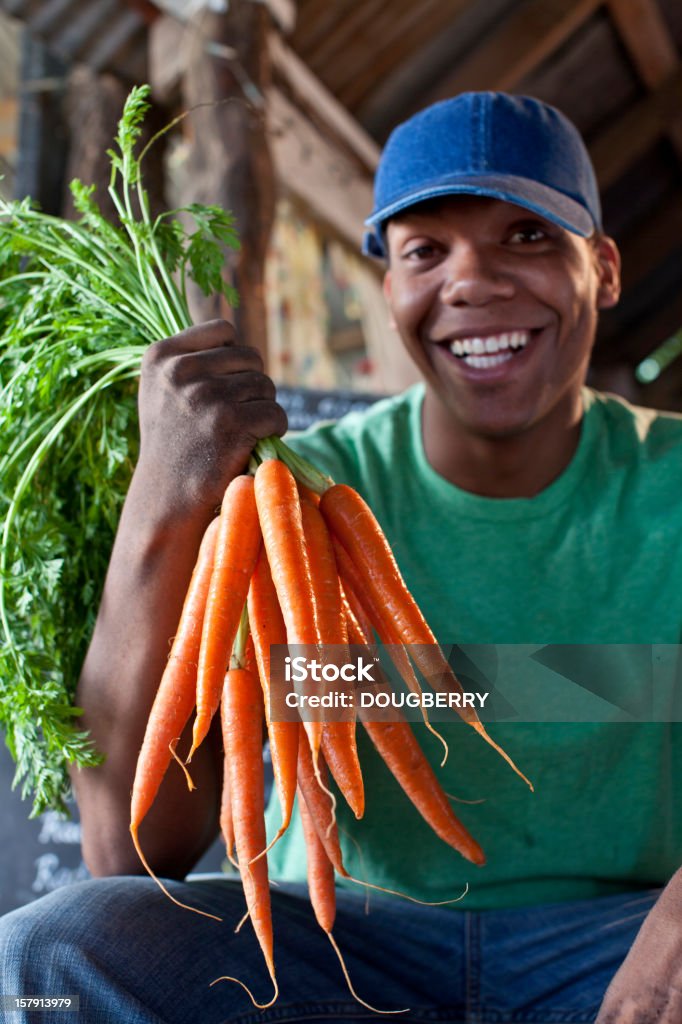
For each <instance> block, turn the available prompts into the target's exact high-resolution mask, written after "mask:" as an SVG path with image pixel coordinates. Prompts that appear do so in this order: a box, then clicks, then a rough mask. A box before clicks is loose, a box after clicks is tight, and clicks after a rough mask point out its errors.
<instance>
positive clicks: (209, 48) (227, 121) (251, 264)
mask: <svg viewBox="0 0 682 1024" xmlns="http://www.w3.org/2000/svg"><path fill="white" fill-rule="evenodd" d="M268 21H269V14H268V11H267V9H266V8H265V6H264V5H262V4H254V3H251V2H250V0H230V6H229V10H228V12H227V13H226V14H218V13H213V12H210V11H203V12H202V13H200V14H198V15H196V16H195V18H194V19H193V20H192V21H191V23H190V24H189V25H188V31H187V37H186V40H185V44H186V47H187V66H186V70H185V74H184V76H183V96H182V103H183V106H184V107H197V109H195V110H194V111H193V114H192V117H191V118H188V119H187V121H185V130H186V131H188V132H192V133H193V138H192V140H191V145H190V146H189V147H188V152H189V157H188V161H187V168H186V173H185V195H184V196H182V197H181V200H182V202H181V205H185V203H186V202H188V201H195V202H208V203H217V204H218V205H219V206H222V207H224V208H225V209H228V210H232V211H233V212H234V214H235V220H236V224H237V230H238V232H239V236H240V241H241V248H240V251H239V253H236V254H235V253H229V254H227V256H226V260H225V273H226V275H228V276H229V278H230V279H231V280H232V283H233V284H234V285H235V286H236V288H237V290H238V292H239V295H240V304H239V307H238V309H236V310H230V309H229V307H228V305H227V303H226V302H225V301H224V300H222V299H220V298H219V297H209V298H206V297H205V296H201V295H199V293H198V292H197V293H195V295H194V296H193V300H194V308H193V314H194V316H195V318H198V317H201V318H202V319H211V318H213V317H216V316H218V317H221V316H222V317H224V316H229V317H230V318H231V319H233V320H234V322H235V323H236V325H237V329H238V332H239V333H240V335H241V336H242V337H243V338H244V339H245V340H246V341H248V342H249V343H250V344H252V345H254V346H256V347H257V348H259V349H260V351H261V353H262V355H263V360H264V362H265V363H266V365H267V313H266V307H265V293H264V283H265V259H266V253H267V247H268V244H269V239H270V232H271V228H272V222H273V219H274V210H275V194H276V189H275V178H274V171H273V164H272V154H271V150H270V139H269V134H268V131H267V129H266V119H265V116H264V113H265V111H264V101H263V103H262V105H261V104H259V101H258V96H260V97H263V96H264V94H265V91H266V89H267V88H268V85H269V80H270V66H269V56H268V47H267V39H266V30H267V28H268V27H269V25H268ZM223 51H236V52H237V55H238V59H237V61H235V62H232V61H226V60H224V59H222V58H221V56H220V53H221V52H223ZM214 54H215V56H213V55H214ZM244 82H248V83H250V85H251V87H252V91H253V94H254V95H253V98H248V99H247V98H246V97H245V95H244ZM228 101H229V102H228Z"/></svg>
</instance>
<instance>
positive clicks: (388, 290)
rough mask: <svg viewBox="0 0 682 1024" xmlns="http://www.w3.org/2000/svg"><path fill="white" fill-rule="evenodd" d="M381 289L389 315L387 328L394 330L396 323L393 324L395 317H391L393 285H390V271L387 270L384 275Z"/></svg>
mask: <svg viewBox="0 0 682 1024" xmlns="http://www.w3.org/2000/svg"><path fill="white" fill-rule="evenodd" d="M382 288H383V292H384V298H385V299H386V305H387V306H388V314H389V319H388V326H389V327H390V328H391V329H392V330H395V329H396V322H395V317H394V316H393V284H392V281H391V271H390V270H387V271H386V273H385V274H384V281H383V285H382Z"/></svg>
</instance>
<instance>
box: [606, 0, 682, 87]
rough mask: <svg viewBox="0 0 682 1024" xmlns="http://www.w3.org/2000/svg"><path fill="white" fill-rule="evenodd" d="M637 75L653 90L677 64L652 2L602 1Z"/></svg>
mask: <svg viewBox="0 0 682 1024" xmlns="http://www.w3.org/2000/svg"><path fill="white" fill-rule="evenodd" d="M606 2H607V5H608V9H609V14H610V15H611V20H612V22H613V24H614V25H615V27H616V29H617V31H618V35H619V36H620V38H621V40H622V42H623V44H624V46H625V49H626V50H627V52H628V54H629V56H630V58H631V60H632V63H633V64H634V66H635V68H636V70H637V74H638V75H639V77H640V78H641V79H642V81H643V82H644V84H645V85H646V86H647V88H648V89H655V88H656V87H657V86H658V85H660V84H661V82H662V81H664V80H665V79H666V78H667V77H668V76H669V75H671V74H672V73H673V71H675V69H676V68H677V65H678V64H679V57H678V55H677V48H676V46H675V41H674V40H673V38H672V36H671V34H670V32H669V31H668V27H667V25H666V23H665V21H664V19H663V15H662V13H661V8H660V6H659V4H658V3H657V2H656V0H606Z"/></svg>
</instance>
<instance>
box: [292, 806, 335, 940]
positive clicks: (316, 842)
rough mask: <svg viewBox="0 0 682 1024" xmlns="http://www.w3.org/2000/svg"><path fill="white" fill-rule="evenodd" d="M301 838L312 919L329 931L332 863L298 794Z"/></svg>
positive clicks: (332, 908)
mask: <svg viewBox="0 0 682 1024" xmlns="http://www.w3.org/2000/svg"><path fill="white" fill-rule="evenodd" d="M298 810H299V814H300V815H301V824H302V826H303V837H304V839H305V847H306V855H307V858H308V864H307V874H308V891H309V894H310V902H311V903H312V906H313V910H314V911H315V918H316V920H317V923H318V924H319V926H320V928H322V930H323V931H325V932H327V933H329V932H330V931H331V930H332V928H333V927H334V919H335V917H336V889H335V884H334V865H333V864H332V862H331V861H330V859H329V857H328V855H327V851H326V850H325V848H324V845H323V844H322V841H321V840H320V838H319V836H318V834H317V832H316V830H315V826H314V825H313V820H312V818H311V816H310V811H309V810H308V807H307V805H306V802H305V800H304V799H303V797H302V796H300V797H299V803H298Z"/></svg>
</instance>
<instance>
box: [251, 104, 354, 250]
mask: <svg viewBox="0 0 682 1024" xmlns="http://www.w3.org/2000/svg"><path fill="white" fill-rule="evenodd" d="M267 99H268V105H267V117H268V127H269V135H270V139H271V146H272V155H273V159H274V162H275V168H276V171H277V177H278V179H279V181H280V182H281V183H282V184H283V185H284V186H285V188H287V189H288V190H289V191H290V192H291V193H292V194H293V195H294V196H296V198H297V199H299V200H300V201H301V202H303V203H304V204H305V205H306V207H307V208H308V209H310V210H311V211H312V212H313V214H314V216H315V218H316V219H318V220H320V221H321V222H323V223H326V224H328V225H329V226H330V227H331V228H332V230H333V231H334V232H335V233H336V234H338V235H339V236H340V237H341V238H342V239H344V240H345V241H347V242H349V243H350V244H351V245H352V246H353V248H355V249H358V248H359V245H360V241H361V239H362V235H363V231H364V224H363V220H364V217H365V216H367V214H368V212H369V211H370V210H371V208H372V177H371V175H370V174H369V173H368V172H365V171H363V170H362V167H361V166H360V165H359V164H358V162H357V161H356V160H353V159H352V158H351V157H349V156H348V155H347V154H344V153H343V151H342V150H340V149H339V147H338V146H336V145H334V143H333V141H332V140H331V139H330V138H328V137H325V135H323V134H322V133H321V132H320V130H319V129H318V128H317V127H316V126H315V125H314V124H313V122H312V121H311V120H310V119H308V118H306V117H305V115H304V114H303V112H302V111H301V110H300V108H299V107H297V106H294V104H293V103H292V102H291V100H289V99H288V98H287V97H286V96H285V95H284V94H283V93H282V92H281V91H280V90H279V89H277V88H273V89H271V90H269V91H268V94H267Z"/></svg>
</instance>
